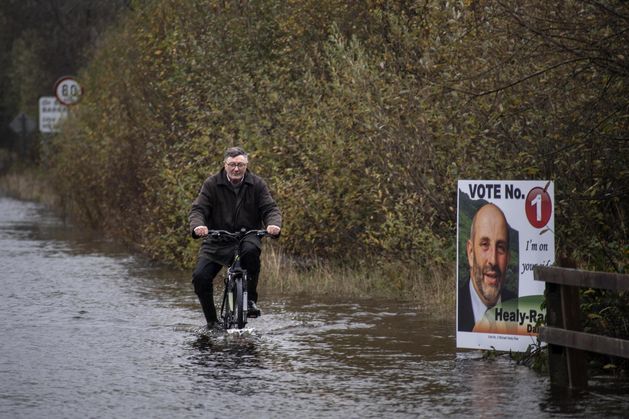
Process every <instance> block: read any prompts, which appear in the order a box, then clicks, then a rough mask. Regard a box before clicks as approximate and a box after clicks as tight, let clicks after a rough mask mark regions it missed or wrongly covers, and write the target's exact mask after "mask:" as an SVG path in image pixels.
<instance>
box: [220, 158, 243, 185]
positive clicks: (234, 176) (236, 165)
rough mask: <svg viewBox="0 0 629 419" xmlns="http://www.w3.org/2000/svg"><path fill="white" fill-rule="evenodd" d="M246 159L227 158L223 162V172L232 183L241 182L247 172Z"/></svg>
mask: <svg viewBox="0 0 629 419" xmlns="http://www.w3.org/2000/svg"><path fill="white" fill-rule="evenodd" d="M247 163H248V162H247V158H246V157H245V156H243V155H240V156H236V157H228V158H227V160H225V170H226V171H227V175H228V176H229V179H230V180H231V181H232V182H235V183H238V182H240V181H241V180H242V178H243V176H244V175H245V172H246V170H247Z"/></svg>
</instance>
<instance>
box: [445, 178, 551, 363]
mask: <svg viewBox="0 0 629 419" xmlns="http://www.w3.org/2000/svg"><path fill="white" fill-rule="evenodd" d="M457 191H458V193H457V195H458V196H457V214H458V217H457V218H458V222H457V280H456V286H457V304H456V309H457V317H456V318H457V321H456V330H457V333H456V343H457V347H458V348H472V349H495V350H499V351H515V352H522V351H525V350H526V349H527V347H528V346H529V345H531V344H534V343H536V342H537V331H538V328H539V325H540V324H543V323H545V316H546V312H545V310H543V309H542V307H541V306H542V303H543V301H544V286H545V284H544V282H540V281H535V280H534V279H533V267H535V266H536V265H545V266H548V265H552V264H553V263H554V262H555V234H554V231H555V205H554V185H553V182H551V181H541V180H540V181H504V180H499V181H495V180H459V182H458V188H457Z"/></svg>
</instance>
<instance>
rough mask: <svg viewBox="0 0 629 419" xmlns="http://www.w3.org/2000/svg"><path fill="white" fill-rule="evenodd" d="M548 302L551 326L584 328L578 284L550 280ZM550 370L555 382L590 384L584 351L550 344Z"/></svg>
mask: <svg viewBox="0 0 629 419" xmlns="http://www.w3.org/2000/svg"><path fill="white" fill-rule="evenodd" d="M546 301H547V307H546V310H547V315H546V324H547V325H548V326H550V327H557V328H561V329H566V330H574V331H579V330H580V328H581V324H580V319H579V312H580V305H579V289H578V288H577V287H572V286H567V285H559V284H553V283H548V282H547V283H546ZM540 332H541V331H540ZM548 369H549V372H550V381H551V384H553V385H558V386H561V387H570V388H585V387H587V368H586V360H585V353H584V352H583V351H582V350H579V349H573V348H567V347H564V346H559V345H553V344H549V345H548Z"/></svg>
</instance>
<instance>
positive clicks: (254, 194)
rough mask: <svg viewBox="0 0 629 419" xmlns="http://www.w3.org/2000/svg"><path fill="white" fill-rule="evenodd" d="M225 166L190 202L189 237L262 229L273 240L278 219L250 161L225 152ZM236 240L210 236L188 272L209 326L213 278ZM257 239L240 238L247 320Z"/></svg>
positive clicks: (253, 313) (253, 298) (253, 297)
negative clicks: (213, 232)
mask: <svg viewBox="0 0 629 419" xmlns="http://www.w3.org/2000/svg"><path fill="white" fill-rule="evenodd" d="M224 157H225V159H224V167H223V168H221V170H220V171H219V172H218V173H216V174H214V175H212V176H210V177H208V178H207V179H206V180H205V182H204V183H203V186H202V187H201V190H200V191H199V194H198V196H197V197H196V199H195V200H194V202H193V203H192V207H191V209H190V214H189V216H188V219H189V221H190V232H191V234H192V237H194V238H199V237H205V236H207V234H208V231H209V229H210V228H211V229H213V230H227V231H232V232H237V231H240V230H241V229H245V230H252V229H260V228H261V227H262V226H263V225H264V226H266V231H267V233H269V234H271V235H273V236H278V235H279V234H280V230H281V225H282V215H281V213H280V210H279V208H278V206H277V204H276V203H275V201H274V200H273V197H272V196H271V193H270V191H269V188H268V186H267V184H266V182H265V181H264V180H263V179H262V178H261V177H259V176H257V175H255V174H254V173H253V172H251V171H250V170H249V169H247V165H248V163H249V157H248V155H247V153H246V152H245V151H244V150H243V149H242V148H240V147H231V148H228V149H227V150H226V151H225V156H224ZM236 246H238V242H234V241H233V240H225V239H223V238H221V237H210V238H208V239H207V240H205V241H204V242H203V245H202V246H201V249H200V251H199V256H198V260H197V265H196V267H195V269H194V272H193V273H192V283H193V285H194V292H195V293H196V294H197V296H198V297H199V302H200V303H201V308H202V309H203V314H204V315H205V319H206V321H207V323H208V326H210V327H211V326H213V325H214V324H215V323H216V322H217V317H216V307H215V306H214V287H213V281H214V277H216V275H217V274H218V273H219V272H220V270H221V268H222V267H223V266H228V265H229V264H230V263H231V261H232V258H233V256H234V251H235V247H236ZM261 246H262V243H261V240H260V238H259V237H258V236H257V235H250V236H247V237H246V238H245V241H244V242H243V244H242V251H241V258H240V262H241V266H242V267H243V269H246V270H247V272H248V273H249V278H250V279H249V285H248V292H249V303H248V313H249V316H250V317H257V316H259V315H260V310H259V309H258V307H257V304H256V303H257V301H258V293H257V285H258V276H259V274H260V253H261Z"/></svg>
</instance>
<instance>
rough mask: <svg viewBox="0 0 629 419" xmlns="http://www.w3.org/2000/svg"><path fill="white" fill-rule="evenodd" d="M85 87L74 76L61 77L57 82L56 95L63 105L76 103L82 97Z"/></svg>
mask: <svg viewBox="0 0 629 419" xmlns="http://www.w3.org/2000/svg"><path fill="white" fill-rule="evenodd" d="M82 94H83V89H82V88H81V86H80V85H79V82H77V81H76V80H75V79H74V78H73V77H70V76H65V77H61V78H60V79H59V80H57V82H56V83H55V96H56V97H57V100H59V102H60V103H61V104H63V105H74V104H75V103H77V102H78V101H79V100H80V99H81V95H82Z"/></svg>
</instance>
